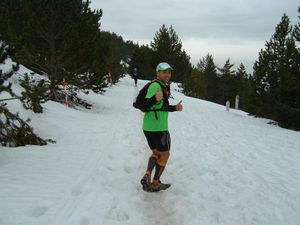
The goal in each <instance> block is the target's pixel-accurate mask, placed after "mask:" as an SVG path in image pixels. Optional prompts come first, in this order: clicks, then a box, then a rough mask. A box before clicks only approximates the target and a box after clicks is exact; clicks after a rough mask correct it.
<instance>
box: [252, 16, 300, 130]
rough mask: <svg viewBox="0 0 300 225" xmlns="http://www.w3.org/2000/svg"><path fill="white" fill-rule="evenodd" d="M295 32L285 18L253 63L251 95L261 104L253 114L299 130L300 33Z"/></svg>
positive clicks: (257, 104) (256, 104) (256, 105)
mask: <svg viewBox="0 0 300 225" xmlns="http://www.w3.org/2000/svg"><path fill="white" fill-rule="evenodd" d="M296 28H297V26H296ZM292 31H293V29H292V26H291V25H290V20H289V18H288V17H287V16H286V15H283V17H282V19H281V22H280V23H279V24H278V25H277V27H276V30H275V33H274V35H273V36H272V38H271V39H270V41H268V42H267V43H266V45H265V49H263V50H261V52H260V54H259V59H258V60H257V61H256V62H255V64H254V74H253V88H254V90H253V91H252V93H255V95H256V96H255V99H259V101H258V102H257V103H255V102H252V105H255V107H253V109H254V110H253V111H252V113H254V114H256V115H258V116H264V117H268V118H270V119H274V120H276V121H277V122H279V124H280V125H281V126H284V127H290V128H294V129H300V123H299V117H300V114H299V112H300V97H299V96H300V64H299V62H300V51H299V48H298V47H297V46H296V41H297V32H294V33H293V32H292Z"/></svg>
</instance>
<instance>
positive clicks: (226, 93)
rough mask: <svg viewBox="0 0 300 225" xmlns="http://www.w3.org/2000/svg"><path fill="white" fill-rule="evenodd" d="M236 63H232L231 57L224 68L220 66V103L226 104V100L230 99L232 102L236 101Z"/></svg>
mask: <svg viewBox="0 0 300 225" xmlns="http://www.w3.org/2000/svg"><path fill="white" fill-rule="evenodd" d="M233 66H234V65H233V64H231V63H230V59H227V60H226V62H225V64H224V66H223V68H219V72H220V74H219V77H220V85H219V88H220V89H219V103H221V104H225V102H226V101H228V100H229V101H230V102H231V103H232V104H233V102H234V101H235V96H236V93H237V90H236V87H237V84H236V79H235V76H234V75H235V71H234V70H232V67H233Z"/></svg>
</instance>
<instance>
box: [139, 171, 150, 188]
mask: <svg viewBox="0 0 300 225" xmlns="http://www.w3.org/2000/svg"><path fill="white" fill-rule="evenodd" d="M141 184H142V186H143V190H144V191H149V188H150V185H151V180H150V178H149V177H148V176H147V175H146V174H145V175H144V176H143V178H142V179H141Z"/></svg>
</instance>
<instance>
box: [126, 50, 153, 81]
mask: <svg viewBox="0 0 300 225" xmlns="http://www.w3.org/2000/svg"><path fill="white" fill-rule="evenodd" d="M154 58H155V53H154V51H153V50H152V49H151V48H149V46H148V45H142V46H136V47H135V51H134V53H133V55H132V59H131V62H130V67H129V73H130V74H132V73H133V69H134V68H137V69H138V78H140V79H147V80H152V79H153V78H155V67H156V65H155V63H154Z"/></svg>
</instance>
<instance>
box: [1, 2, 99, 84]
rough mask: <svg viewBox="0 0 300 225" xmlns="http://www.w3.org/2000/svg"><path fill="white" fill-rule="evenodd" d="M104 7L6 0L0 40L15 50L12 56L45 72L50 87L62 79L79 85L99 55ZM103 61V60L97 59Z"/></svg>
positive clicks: (2, 12) (2, 9)
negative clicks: (100, 23) (99, 8)
mask: <svg viewBox="0 0 300 225" xmlns="http://www.w3.org/2000/svg"><path fill="white" fill-rule="evenodd" d="M101 15H102V11H101V10H93V11H92V10H91V9H90V8H89V1H87V2H82V1H81V0H66V1H60V0H50V1H49V0H32V1H23V0H3V1H1V3H0V21H1V23H0V32H1V33H0V39H1V40H3V41H5V43H7V44H8V45H9V46H10V47H12V48H13V49H14V51H13V53H14V54H12V55H11V57H12V58H13V59H14V61H17V62H19V63H21V64H23V65H25V66H26V67H28V68H30V69H32V70H34V71H35V72H39V73H41V74H43V73H46V74H47V75H48V77H49V79H50V81H51V88H56V86H57V85H59V84H61V82H62V80H63V78H65V79H67V80H68V81H69V83H71V84H74V85H80V84H82V83H84V81H85V80H86V81H88V80H89V79H90V76H81V77H80V80H79V79H78V75H80V74H84V73H89V74H93V76H101V75H102V76H103V75H104V74H99V73H96V72H98V71H96V72H95V71H90V68H91V64H93V63H95V62H94V56H95V54H96V52H95V48H94V43H95V41H96V40H97V38H98V37H99V20H100V18H101ZM98 63H100V62H98Z"/></svg>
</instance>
